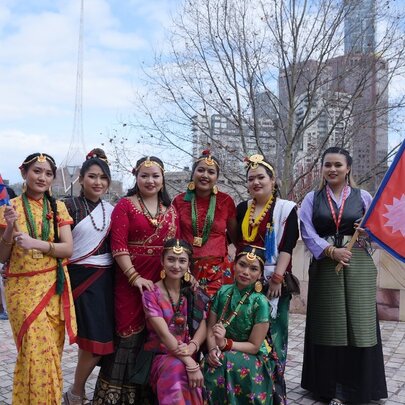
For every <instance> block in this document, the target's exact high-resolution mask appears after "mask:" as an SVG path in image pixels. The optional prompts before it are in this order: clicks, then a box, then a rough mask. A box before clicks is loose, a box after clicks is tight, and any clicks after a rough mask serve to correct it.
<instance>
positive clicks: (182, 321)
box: [173, 314, 186, 326]
mask: <svg viewBox="0 0 405 405" xmlns="http://www.w3.org/2000/svg"><path fill="white" fill-rule="evenodd" d="M173 321H174V324H175V325H177V326H182V325H184V324H185V323H186V319H185V318H184V316H183V315H181V314H176V315H175V316H174V319H173Z"/></svg>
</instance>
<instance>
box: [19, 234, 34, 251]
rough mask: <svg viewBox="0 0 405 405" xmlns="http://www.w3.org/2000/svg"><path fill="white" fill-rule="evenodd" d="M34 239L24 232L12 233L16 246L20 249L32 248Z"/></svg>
mask: <svg viewBox="0 0 405 405" xmlns="http://www.w3.org/2000/svg"><path fill="white" fill-rule="evenodd" d="M35 240H36V239H34V238H31V236H29V235H28V234H26V233H24V232H15V233H14V241H15V244H16V246H18V247H20V248H22V249H26V250H28V249H33V248H34V243H33V242H34V241H35Z"/></svg>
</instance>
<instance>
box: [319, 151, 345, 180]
mask: <svg viewBox="0 0 405 405" xmlns="http://www.w3.org/2000/svg"><path fill="white" fill-rule="evenodd" d="M349 172H350V167H349V166H348V165H347V160H346V156H345V155H342V154H340V153H327V154H326V155H325V157H324V159H323V164H322V176H323V178H324V179H325V180H326V181H327V183H328V184H329V186H331V187H333V186H340V185H342V184H345V183H346V175H347V174H348V173H349Z"/></svg>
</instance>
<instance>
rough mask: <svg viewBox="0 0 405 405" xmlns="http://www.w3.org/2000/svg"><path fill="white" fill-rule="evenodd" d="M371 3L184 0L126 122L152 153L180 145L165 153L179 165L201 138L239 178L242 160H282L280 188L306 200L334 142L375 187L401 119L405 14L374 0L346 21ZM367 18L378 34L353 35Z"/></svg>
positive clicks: (348, 0) (230, 175) (230, 174)
mask: <svg viewBox="0 0 405 405" xmlns="http://www.w3.org/2000/svg"><path fill="white" fill-rule="evenodd" d="M363 3H364V4H363ZM366 3H367V1H366V0H355V1H354V0H345V1H341V2H339V1H336V0H319V1H310V0H200V1H199V2H193V1H185V2H184V3H183V6H182V7H181V9H180V12H179V13H178V14H177V15H176V16H175V17H174V18H173V26H172V28H171V30H170V32H169V33H168V35H167V38H168V43H167V44H165V45H166V47H165V48H164V49H163V50H162V51H161V52H160V54H159V55H157V56H156V58H155V63H154V65H153V66H149V67H145V68H144V72H145V85H146V89H147V91H146V92H145V94H137V98H136V102H135V106H136V113H135V115H134V120H133V121H132V122H131V123H130V125H131V126H132V127H133V128H134V129H136V131H135V132H137V133H139V134H142V136H143V137H144V140H147V143H148V144H150V145H153V147H154V148H155V149H154V150H156V151H160V152H162V153H164V152H165V151H167V150H171V151H174V150H178V153H174V152H172V153H171V156H170V157H166V159H167V160H169V161H171V163H172V164H174V165H175V166H179V167H181V166H183V165H184V164H183V162H184V161H185V159H189V158H188V157H187V156H190V155H192V154H193V153H194V154H197V152H198V151H197V148H196V147H195V142H194V145H193V141H195V140H198V142H199V144H198V147H199V148H201V149H203V148H204V147H205V146H207V145H209V146H210V147H211V149H212V150H213V151H214V152H215V153H216V154H218V155H219V156H220V157H221V158H222V161H223V168H224V175H225V177H228V178H229V179H230V180H231V181H234V182H236V183H237V182H238V181H239V182H240V181H242V180H243V179H244V174H243V170H241V163H240V164H238V163H235V162H242V161H243V158H244V156H246V155H247V154H249V153H252V152H253V151H256V153H262V154H263V155H265V156H266V157H267V158H268V159H270V160H272V161H273V162H274V163H275V164H276V166H277V169H278V177H279V179H280V183H281V190H282V193H283V194H284V195H290V196H293V197H294V198H297V199H298V200H299V199H300V198H302V196H303V194H304V193H305V192H306V191H307V190H308V189H309V188H311V187H313V183H314V181H315V177H316V172H315V174H314V169H315V168H316V167H317V166H318V164H319V158H320V155H321V153H322V152H323V150H324V149H325V148H326V147H327V146H330V145H335V144H338V145H341V146H344V147H347V148H349V149H351V150H352V151H353V152H354V156H355V157H357V161H356V162H355V164H356V165H358V169H359V177H358V180H360V181H366V185H367V186H368V187H369V188H370V189H371V190H372V191H373V190H375V186H376V181H377V180H375V179H376V176H377V175H378V174H379V173H381V172H384V171H385V169H386V167H387V156H388V131H391V132H392V131H395V130H396V129H397V128H400V126H401V125H402V124H403V122H402V121H403V116H402V109H403V107H404V101H405V100H404V95H403V92H397V93H396V96H395V97H390V99H388V89H389V88H390V86H391V85H392V84H393V83H400V81H399V80H398V79H400V78H404V77H403V75H404V62H405V60H404V50H405V43H404V40H403V33H404V21H405V20H404V14H403V12H402V10H400V9H399V8H398V7H397V6H396V3H395V1H380V0H376V4H375V7H374V8H373V12H372V13H371V17H370V18H371V20H370V21H368V22H367V24H363V25H364V27H363V28H361V27H360V28H359V27H358V26H356V24H352V25H351V26H350V25H349V24H348V23H347V22H348V21H350V18H351V17H352V16H353V15H356V13H357V12H358V10H359V9H358V7H362V6H363V5H366ZM345 23H346V26H345ZM370 26H376V27H378V30H377V33H376V35H375V41H376V42H375V43H366V44H360V43H356V41H363V40H364V38H367V35H366V34H367V33H366V32H365V30H366V29H368V28H367V27H370ZM359 29H360V34H359V32H358V30H359ZM362 29H363V30H364V32H362V31H361V30H362ZM355 30H357V31H355ZM350 41H351V43H350ZM212 117H216V118H218V117H219V119H218V120H217V121H215V120H213V118H212ZM391 117H395V119H392V120H390V119H389V118H391ZM215 122H217V123H218V122H219V124H220V127H219V128H216V127H215V125H214V124H215ZM221 125H222V128H221ZM191 129H193V131H194V134H193V133H192V130H191ZM130 141H132V142H133V139H132V140H130ZM138 141H139V139H138ZM381 143H382V144H381ZM376 144H379V145H378V147H377V148H376V147H375V145H376ZM193 146H194V150H193ZM375 150H377V151H378V153H377V154H376V153H375ZM173 156H179V158H178V159H175V158H173ZM238 174H239V176H240V177H239V179H238ZM377 177H378V176H377Z"/></svg>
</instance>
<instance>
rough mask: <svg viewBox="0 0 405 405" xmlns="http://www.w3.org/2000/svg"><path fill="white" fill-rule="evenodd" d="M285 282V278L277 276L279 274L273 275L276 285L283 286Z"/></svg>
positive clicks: (272, 279)
mask: <svg viewBox="0 0 405 405" xmlns="http://www.w3.org/2000/svg"><path fill="white" fill-rule="evenodd" d="M283 280H284V276H282V275H281V274H277V273H273V274H272V276H271V281H272V282H273V283H274V284H281V283H282V282H283Z"/></svg>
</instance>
